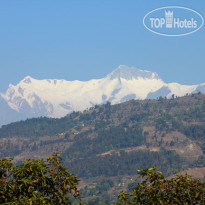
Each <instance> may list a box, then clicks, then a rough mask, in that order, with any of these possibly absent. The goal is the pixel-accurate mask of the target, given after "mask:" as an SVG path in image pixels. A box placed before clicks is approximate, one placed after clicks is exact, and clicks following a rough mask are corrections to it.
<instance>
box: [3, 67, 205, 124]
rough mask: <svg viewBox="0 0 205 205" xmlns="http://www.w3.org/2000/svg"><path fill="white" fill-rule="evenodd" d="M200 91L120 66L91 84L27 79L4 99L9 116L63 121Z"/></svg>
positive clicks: (202, 87) (204, 87)
mask: <svg viewBox="0 0 205 205" xmlns="http://www.w3.org/2000/svg"><path fill="white" fill-rule="evenodd" d="M198 91H201V92H202V93H205V84H199V85H192V86H190V85H181V84H178V83H165V82H164V81H163V80H162V79H161V78H160V77H159V76H158V74H157V73H155V72H151V71H145V70H140V69H137V68H135V67H128V66H125V65H120V66H119V67H118V68H116V69H115V70H114V71H112V72H111V73H110V74H108V75H107V76H105V77H104V78H101V79H91V80H88V81H78V80H74V81H66V80H63V79H61V80H58V79H44V80H37V79H35V78H32V77H31V76H26V77H25V78H24V79H22V80H21V81H20V82H19V83H18V84H17V85H12V84H10V85H9V88H8V90H7V91H6V92H5V93H0V97H1V100H2V101H3V100H4V101H5V102H6V103H7V105H8V106H7V110H8V113H13V112H14V113H15V114H14V115H15V116H16V115H17V116H18V114H19V116H20V115H22V116H23V117H20V119H22V120H23V119H26V118H32V117H40V116H47V117H57V118H58V117H63V116H65V115H66V114H69V113H71V112H73V111H83V110H85V109H87V108H89V107H92V106H94V105H96V104H98V105H99V104H104V103H106V102H107V101H110V102H111V104H117V103H121V102H125V101H127V100H131V99H156V98H158V97H160V96H162V97H167V98H171V97H172V95H173V94H174V95H176V96H184V95H185V94H186V93H193V92H198ZM0 109H1V108H0ZM9 109H11V110H12V112H11V110H10V111H9ZM11 115H12V114H11ZM11 119H12V116H8V117H7V113H6V114H4V116H3V117H2V119H1V121H0V126H1V125H3V124H7V123H10V122H12V121H11ZM15 119H16V118H15V117H14V121H15Z"/></svg>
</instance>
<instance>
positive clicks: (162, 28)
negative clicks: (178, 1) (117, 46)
mask: <svg viewBox="0 0 205 205" xmlns="http://www.w3.org/2000/svg"><path fill="white" fill-rule="evenodd" d="M143 24H144V26H145V27H146V28H147V29H148V30H149V31H151V32H153V33H156V34H159V35H163V36H184V35H188V34H191V33H194V32H196V31H198V30H199V29H200V28H201V27H202V26H203V24H204V19H203V17H202V15H201V14H200V13H198V12H197V11H195V10H193V9H190V8H185V7H180V6H167V7H161V8H158V9H154V10H152V11H150V12H149V13H148V14H146V15H145V16H144V18H143Z"/></svg>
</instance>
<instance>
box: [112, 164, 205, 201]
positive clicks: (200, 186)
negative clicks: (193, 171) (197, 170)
mask: <svg viewBox="0 0 205 205" xmlns="http://www.w3.org/2000/svg"><path fill="white" fill-rule="evenodd" d="M138 173H139V175H140V176H141V177H142V178H143V181H142V182H141V183H138V185H137V186H135V187H134V188H132V193H125V192H121V193H120V194H119V195H118V202H116V203H115V205H134V204H141V205H142V204H144V205H165V204H167V205H168V204H169V205H182V204H183V205H185V204H186V205H189V204H205V183H204V182H201V181H200V180H195V179H192V178H191V177H190V176H188V175H185V176H183V175H177V176H175V177H173V178H171V179H166V178H165V177H164V176H163V174H162V173H161V172H159V171H157V169H156V167H153V168H146V169H143V170H138Z"/></svg>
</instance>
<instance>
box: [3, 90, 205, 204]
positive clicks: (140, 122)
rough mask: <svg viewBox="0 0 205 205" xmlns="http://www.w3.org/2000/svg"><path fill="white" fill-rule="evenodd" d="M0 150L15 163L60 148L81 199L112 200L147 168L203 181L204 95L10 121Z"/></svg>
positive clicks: (160, 99)
mask: <svg viewBox="0 0 205 205" xmlns="http://www.w3.org/2000/svg"><path fill="white" fill-rule="evenodd" d="M0 150H1V152H0V157H1V158H2V157H5V156H6V157H9V156H11V157H14V161H15V162H18V161H21V160H23V159H25V158H33V157H34V158H38V157H41V158H44V157H46V156H48V155H49V154H51V153H52V152H54V151H57V150H61V151H62V153H61V156H62V158H63V160H64V164H65V165H66V166H67V167H68V168H69V170H70V171H71V172H72V173H74V174H75V175H77V176H78V177H79V178H81V185H80V187H81V191H82V194H83V195H84V197H86V198H87V199H89V197H91V196H92V197H93V196H96V197H103V199H104V200H106V198H109V197H110V198H112V197H113V196H114V195H115V193H117V192H119V190H121V189H124V188H126V187H129V186H130V184H133V183H136V181H135V180H134V179H133V176H134V175H135V174H136V172H137V170H138V169H142V168H145V167H147V166H153V165H156V166H157V167H158V168H159V170H161V171H163V173H165V175H166V176H171V175H173V174H175V173H178V172H180V171H183V170H197V171H195V172H193V173H194V177H198V178H204V174H205V95H202V94H200V93H198V94H194V95H191V96H188V95H187V96H185V97H181V98H175V99H169V100H168V99H164V98H161V97H160V98H159V99H158V100H131V101H127V102H125V103H121V104H117V105H110V103H109V102H108V103H107V104H105V105H101V106H95V107H93V108H90V109H89V110H87V111H84V112H83V113H80V112H74V113H72V114H70V115H68V116H66V117H64V118H61V119H50V118H35V119H28V120H26V121H21V122H16V123H12V124H9V125H5V126H2V128H1V129H0ZM89 203H90V204H92V203H91V201H90V202H89ZM105 204H106V202H105Z"/></svg>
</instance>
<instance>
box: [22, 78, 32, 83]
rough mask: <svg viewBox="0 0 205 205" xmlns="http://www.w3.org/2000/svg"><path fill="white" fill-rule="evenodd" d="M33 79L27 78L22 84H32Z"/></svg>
mask: <svg viewBox="0 0 205 205" xmlns="http://www.w3.org/2000/svg"><path fill="white" fill-rule="evenodd" d="M32 80H33V78H32V77H31V76H26V77H25V78H24V79H23V80H22V81H21V82H23V83H26V84H30V83H31V81H32Z"/></svg>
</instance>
